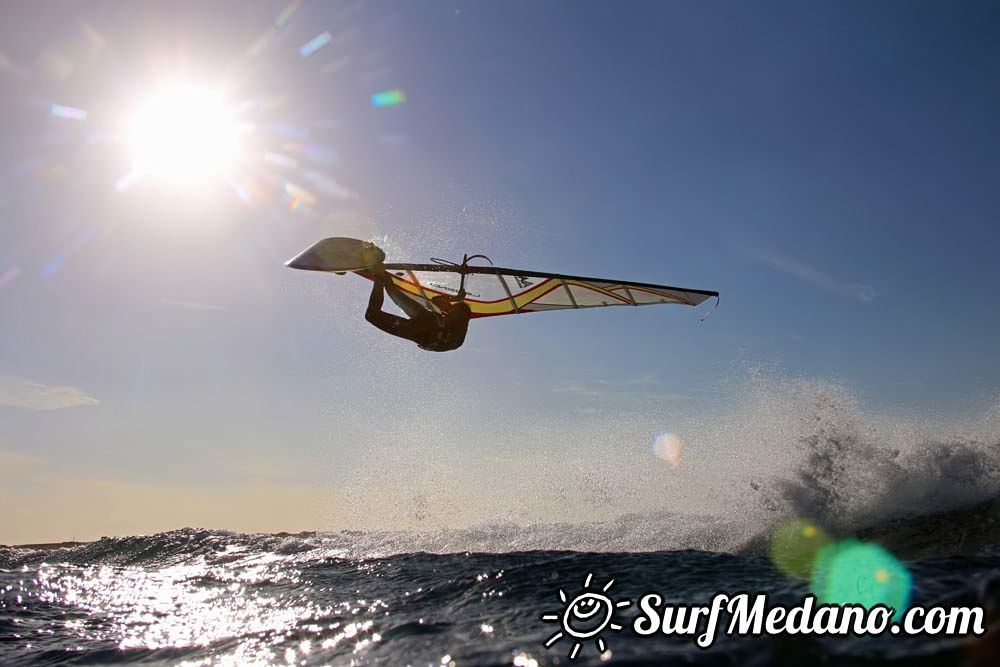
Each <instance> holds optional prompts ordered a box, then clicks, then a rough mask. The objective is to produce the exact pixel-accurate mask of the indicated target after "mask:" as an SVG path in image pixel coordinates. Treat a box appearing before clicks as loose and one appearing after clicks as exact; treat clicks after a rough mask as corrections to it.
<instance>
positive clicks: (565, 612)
mask: <svg viewBox="0 0 1000 667" xmlns="http://www.w3.org/2000/svg"><path fill="white" fill-rule="evenodd" d="M593 578H594V574H593V572H590V573H588V574H587V578H586V579H584V580H583V590H582V591H581V592H580V593H578V594H577V596H576V597H574V598H573V599H572V600H570V599H569V597H568V596H567V595H566V592H565V591H564V590H563V589H561V588H560V589H559V601H560V602H562V604H563V609H562V612H561V613H550V614H543V615H542V617H541V620H542V621H545V622H546V623H553V622H556V623H559V624H560V625H561V626H562V629H560V630H557V631H556V632H555V633H554V634H553V635H552V636H551V637H549V638H548V639H546V640H545V648H551V647H552V645H553V644H555V643H556V642H558V641H559V640H560V639H562V638H563V637H566V636H569V637H570V639H571V640H572V641H573V648H571V649H570V651H569V659H570V660H575V659H576V656H577V654H578V653H579V652H580V647H581V646H583V642H584V641H586V640H588V639H593V640H594V643H595V645H596V646H597V651H598V652H599V653H604V652H605V651H607V650H608V644H607V642H605V641H604V637H602V636H601V633H602V632H603V631H604V629H605V628H610V629H611V630H614V631H615V632H619V631H621V629H622V626H620V625H618V624H617V623H614V622H612V618H613V616H614V613H615V609H621V608H624V607H628V606H629V605H631V604H632V602H631V601H629V600H619V601H618V602H614V601H612V600H611V598H610V597H608V596H607V595H606V593H607V592H608V591H609V590H610V589H611V585H612V584H614V583H615V580H614V579H611V580H610V581H608V583H606V584H604V587H603V588H601V590H600V592H597V591H591V590H588V589H589V588H590V582H591V581H592V580H593Z"/></svg>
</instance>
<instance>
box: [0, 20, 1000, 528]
mask: <svg viewBox="0 0 1000 667" xmlns="http://www.w3.org/2000/svg"><path fill="white" fill-rule="evenodd" d="M286 6H287V3H284V2H273V3H269V2H263V3H249V2H239V3H228V4H227V3H222V2H220V3H210V4H207V5H206V3H194V2H191V3H162V4H159V5H154V4H147V5H146V6H144V7H142V8H130V9H128V10H127V11H126V10H125V9H123V8H122V7H121V6H116V5H108V4H106V3H96V2H77V3H74V4H73V5H72V9H67V10H65V11H61V12H60V13H59V16H54V15H53V12H51V11H49V10H47V9H46V8H44V7H28V6H23V7H17V8H14V7H9V8H6V9H4V10H2V15H3V20H2V21H0V26H2V27H0V91H2V98H3V101H4V104H3V109H2V111H0V113H2V116H0V119H2V123H0V276H4V278H0V284H2V285H3V286H2V287H0V321H2V322H3V333H4V345H3V346H0V376H2V377H3V381H2V382H0V423H2V424H3V428H2V429H0V452H3V456H4V457H6V459H5V460H6V461H7V463H6V465H7V467H8V469H10V470H13V471H15V474H14V475H13V477H12V478H13V479H16V480H17V481H15V482H14V488H11V489H8V491H7V492H8V493H10V494H13V495H12V498H15V499H17V503H18V505H16V507H18V509H17V511H16V516H15V517H14V518H13V519H12V522H11V524H10V525H12V526H14V528H10V529H9V531H8V532H9V533H10V534H9V535H6V534H3V533H0V541H5V540H6V541H11V542H13V541H18V540H22V541H23V540H28V539H57V538H65V537H69V536H71V535H68V534H67V533H68V532H73V531H75V532H73V535H77V536H80V537H85V536H86V537H92V536H95V534H103V533H105V532H106V533H112V532H119V533H124V532H136V531H147V530H158V529H165V528H171V527H177V526H179V525H186V524H199V525H213V526H216V527H233V528H238V529H245V530H255V529H275V530H277V529H282V528H288V529H291V528H310V527H318V528H323V527H338V526H342V525H359V526H363V527H364V526H369V525H370V526H377V525H381V524H386V525H389V524H392V523H393V522H391V521H388V520H386V521H382V520H380V519H386V516H389V515H391V511H390V510H386V514H385V515H384V516H380V517H374V518H371V519H370V520H368V519H366V518H365V517H364V516H363V515H364V513H363V512H362V513H361V514H360V515H359V514H358V512H357V510H356V508H357V506H359V505H360V506H361V507H364V506H366V505H367V504H370V503H373V502H374V499H375V497H376V496H378V495H379V494H388V493H389V490H388V489H389V487H390V486H392V485H394V484H396V483H397V482H398V481H399V480H400V479H404V478H405V474H403V472H400V473H399V475H401V476H400V477H398V479H397V478H396V477H393V476H392V474H389V472H388V468H387V467H386V466H387V465H388V461H387V460H386V458H387V457H388V458H390V459H392V462H393V463H394V464H395V465H397V467H398V468H400V469H402V468H405V465H407V464H406V462H407V461H411V460H412V461H420V462H421V465H424V466H431V467H433V466H435V465H446V463H447V462H449V461H456V460H461V461H467V462H468V465H469V466H473V467H474V466H475V465H476V464H475V460H477V459H475V457H476V456H478V457H489V458H490V459H491V460H496V461H500V462H501V463H502V465H503V466H507V467H506V468H503V471H505V472H504V474H514V475H517V474H519V473H518V471H519V470H520V469H519V468H518V466H519V465H520V466H524V467H529V466H531V465H532V464H531V461H532V459H531V456H532V455H533V453H536V452H538V451H545V452H548V453H549V454H551V455H553V456H556V457H565V458H571V451H572V449H573V447H575V446H576V445H577V444H579V442H580V440H581V439H583V440H586V441H587V442H598V441H599V442H601V443H606V442H607V441H608V438H610V439H611V440H614V437H615V436H614V435H613V434H614V432H615V428H620V429H621V431H620V432H621V433H622V434H623V435H622V437H623V438H624V439H625V440H627V441H628V442H629V443H630V444H628V445H627V446H624V445H623V446H624V447H625V453H622V454H621V456H622V457H623V458H626V459H627V458H628V457H629V456H631V454H630V453H629V452H633V451H645V448H646V444H647V443H646V438H647V437H648V436H647V435H646V433H647V431H648V432H654V431H655V430H657V429H659V428H673V426H672V424H673V423H675V422H677V421H678V420H680V419H682V418H688V417H690V415H694V414H698V415H701V414H702V412H703V411H704V406H705V405H708V404H712V405H714V404H715V401H716V399H715V397H716V396H717V395H718V394H719V393H720V391H721V389H720V387H722V386H723V385H724V384H725V383H726V382H728V381H730V380H732V378H733V377H739V376H740V374H741V373H742V372H743V370H744V369H746V368H748V367H751V368H752V367H757V366H765V367H767V368H769V369H777V370H776V372H778V373H780V374H783V375H788V376H792V377H809V378H824V379H829V380H832V381H837V382H841V383H843V384H845V385H846V386H848V387H850V388H851V390H852V391H853V392H856V394H857V395H858V396H859V397H860V399H861V400H862V401H863V402H864V403H865V404H866V405H870V406H872V407H873V408H874V409H878V410H883V411H888V412H893V411H900V412H910V413H922V412H934V413H944V414H953V413H961V412H962V411H965V410H970V409H973V408H974V406H976V405H978V404H980V403H982V402H983V401H984V400H988V399H989V397H990V396H995V391H996V388H997V385H998V382H1000V355H998V354H997V352H996V340H997V339H998V336H1000V311H998V309H997V308H996V307H995V304H996V298H995V296H994V295H993V293H992V292H993V289H994V288H995V286H996V285H998V284H1000V268H998V267H1000V264H998V263H997V262H996V261H995V259H994V258H993V256H992V255H993V253H994V252H995V249H996V248H997V247H998V240H1000V239H998V232H997V231H996V230H997V216H998V212H1000V194H998V190H997V188H996V183H997V182H998V178H997V177H998V175H1000V150H998V149H1000V131H998V125H997V121H996V119H997V118H1000V89H998V86H1000V83H998V80H997V78H996V72H997V68H998V66H1000V46H997V44H996V39H995V35H996V30H997V27H998V24H1000V12H998V10H997V8H996V6H995V5H991V4H989V3H963V4H962V5H961V6H960V7H956V6H952V5H948V4H946V3H913V2H905V3H904V2H891V3H890V2H885V3H877V4H875V5H873V4H871V3H860V2H857V3H828V4H823V5H816V4H803V3H764V4H760V3H757V4H754V5H746V4H743V3H714V2H713V3H653V2H649V3H641V2H636V3H594V2H575V3H568V2H549V3H535V2H514V3H464V2H444V3H437V2H426V3H384V2H376V3H363V4H356V5H354V4H333V3H320V2H314V3H310V2H305V3H302V4H301V5H300V6H296V7H295V9H294V11H293V12H291V13H290V14H288V15H287V16H288V18H287V20H279V17H280V16H282V10H283V9H284V8H285V7H286ZM279 23H280V24H281V25H280V26H279V25H278V24H279ZM269 26H271V27H272V28H273V30H272V31H271V33H268V32H266V31H267V30H268V27H269ZM324 32H328V33H329V34H330V37H331V39H330V41H329V42H328V43H327V44H325V45H323V46H321V47H320V48H319V49H317V50H316V51H315V52H314V53H311V54H309V55H307V56H305V57H304V56H302V55H301V54H300V51H299V49H300V47H301V46H303V45H304V44H306V43H308V42H309V41H310V40H311V39H313V38H314V37H316V36H317V35H320V34H322V33H324ZM262 34H263V35H268V34H270V37H269V38H266V39H264V40H263V41H261V42H257V41H256V40H258V38H260V37H261V35H262ZM255 43H256V44H258V46H259V48H257V49H253V48H252V47H251V45H253V44H255ZM164 76H168V77H171V78H174V79H192V80H197V81H199V82H202V81H204V82H208V83H211V84H212V85H218V86H221V87H222V88H223V89H224V90H225V92H226V94H227V96H228V98H229V99H231V100H232V101H233V102H234V103H238V102H242V101H244V100H257V101H258V104H257V106H256V107H255V108H254V109H253V110H252V114H251V115H252V119H251V120H252V121H253V123H254V129H253V131H252V134H253V140H254V142H256V143H255V144H254V147H255V148H254V151H256V152H252V155H251V156H250V157H248V158H247V161H248V163H249V167H248V168H247V169H245V170H243V172H241V175H240V178H242V179H243V180H242V181H241V184H242V185H241V187H243V188H244V189H245V190H246V191H247V192H249V199H248V201H241V200H240V199H238V198H237V196H236V195H235V194H234V192H233V190H232V189H231V188H230V187H229V186H228V185H227V184H225V182H223V181H222V180H221V179H220V180H219V182H218V183H215V184H214V185H210V186H206V187H204V188H201V189H198V190H197V191H194V189H188V190H185V189H184V188H178V187H176V186H172V187H168V186H166V185H163V184H157V183H154V182H139V183H137V184H136V185H134V186H133V187H130V188H127V189H125V190H124V191H122V192H120V191H118V190H117V189H116V187H115V185H116V183H118V182H119V179H120V178H121V176H122V174H123V173H124V171H126V169H127V160H126V158H125V157H124V155H123V151H122V148H121V146H119V145H118V144H117V143H116V142H115V141H114V137H115V136H116V133H118V132H120V128H121V125H122V122H123V120H122V119H123V118H124V117H125V116H126V114H127V113H128V110H129V109H130V108H131V107H132V106H134V104H135V100H136V99H138V98H140V97H142V96H143V95H144V94H145V92H146V91H147V89H148V88H149V87H150V86H151V82H153V81H155V80H157V79H158V78H163V77H164ZM394 89H398V90H403V91H405V94H406V102H405V103H404V104H401V105H398V106H393V107H380V108H375V107H373V106H372V105H371V104H370V102H369V99H370V96H371V95H372V94H373V93H377V92H380V91H383V90H394ZM261 100H265V101H264V102H260V101H261ZM268 100H269V101H268ZM52 104H60V105H67V106H71V107H74V108H77V109H83V110H85V111H86V112H87V117H86V119H84V120H78V119H73V118H66V117H62V116H58V115H55V116H54V115H52V113H51V105H52ZM265 149H266V150H267V151H270V152H272V153H282V154H285V155H286V156H291V157H292V158H294V159H295V160H296V163H297V165H296V167H294V168H290V167H283V166H280V165H277V164H275V163H274V162H273V160H272V161H266V160H264V159H262V157H261V156H262V155H263V154H264V152H265ZM251 172H252V173H251ZM286 183H297V184H298V185H300V186H303V187H307V188H311V189H312V190H313V191H315V193H314V194H315V199H314V200H313V201H310V202H308V203H305V204H304V205H300V206H299V207H297V208H295V209H294V210H290V208H289V196H288V193H287V189H286V188H285V184H286ZM331 183H335V184H336V186H335V187H333V186H331ZM326 236H361V237H366V238H367V237H373V238H379V239H382V240H383V245H385V247H386V249H387V250H388V251H389V255H390V259H395V258H397V257H399V258H402V259H410V260H421V261H422V260H426V259H427V258H428V257H430V256H437V257H450V258H460V257H461V255H462V253H464V252H469V253H480V252H481V253H485V254H487V255H489V256H490V257H491V258H492V259H493V260H494V262H496V263H497V264H500V265H503V266H513V267H524V268H528V269H538V270H541V271H557V272H567V273H578V274H584V275H595V276H607V277H609V278H620V279H631V280H637V281H647V282H658V283H666V284H674V285H680V286H685V287H692V288H698V289H710V290H718V291H719V292H721V294H722V300H721V306H720V308H719V310H718V311H717V312H716V313H715V314H713V315H712V317H711V318H709V319H708V320H707V321H705V322H700V321H699V319H700V317H701V316H702V314H703V313H704V312H705V311H707V307H703V308H702V309H701V310H700V311H693V310H690V309H685V308H674V307H662V308H661V307H655V308H643V309H635V310H633V309H626V308H618V309H606V310H602V311H585V312H562V313H551V314H549V313H547V314H539V315H531V316H524V317H510V318H497V319H492V320H489V321H480V322H474V323H473V324H472V326H471V329H470V333H469V336H468V339H467V343H466V345H465V347H464V348H462V349H461V350H459V351H457V352H453V353H449V354H445V355H435V354H429V353H425V352H421V351H420V350H418V349H416V347H415V346H413V345H412V344H409V343H407V342H406V341H400V340H395V339H392V338H389V337H387V336H385V335H383V334H381V333H379V332H377V331H375V330H374V329H373V328H371V327H369V326H368V325H367V324H366V323H365V322H364V320H363V317H362V313H363V307H364V304H365V301H366V298H367V289H368V284H367V283H365V282H364V281H361V280H358V279H356V278H353V277H351V276H345V277H333V276H330V277H328V276H323V275H318V274H312V273H306V272H297V271H291V270H289V269H287V268H285V267H284V266H282V262H283V261H284V260H286V259H287V258H289V257H291V256H292V255H294V254H296V253H297V252H298V251H300V250H301V249H302V248H304V247H305V246H307V245H309V244H310V243H312V242H314V241H315V240H318V239H320V238H323V237H326ZM609 424H611V425H614V426H609ZM658 424H659V425H658ZM598 432H600V433H601V434H602V435H600V437H598V436H597V435H595V434H597V433H598ZM608 433H611V435H608ZM624 434H627V436H626V435H624ZM636 434H638V435H636ZM591 436H593V437H591ZM602 438H603V439H602ZM594 446H595V447H596V446H597V445H594ZM601 446H602V447H603V446H605V445H601ZM629 447H631V448H632V449H629ZM707 448H708V449H709V450H711V446H710V445H708V446H707ZM463 457H471V458H463ZM519 461H521V462H522V463H518V462H519ZM462 465H465V464H464V463H463V464H461V465H460V464H455V467H453V468H452V471H451V473H448V474H453V475H459V476H460V475H461V474H462V473H463V470H464V469H463V468H462ZM498 465H499V464H498ZM522 472H523V470H522ZM441 474H443V475H445V478H447V475H446V474H445V473H441ZM359 480H361V481H359ZM570 482H572V479H571V478H570ZM74 494H76V495H74ZM241 494H242V495H241ZM352 494H353V495H352ZM331 498H333V499H332V500H331ZM237 499H241V500H237ZM411 500H412V497H411V498H410V500H401V501H399V502H400V503H402V504H404V505H405V504H406V503H408V502H410V501H411ZM143 503H145V504H143ZM130 505H131V506H132V507H134V509H130ZM305 505H308V506H309V508H310V509H309V511H308V512H306V511H304V510H302V511H295V510H293V509H287V508H302V507H303V506H305ZM332 505H333V506H336V508H335V509H331V506H332ZM68 507H76V514H72V512H70V514H71V515H72V516H70V517H69V518H67V516H68V515H67V513H66V511H65V510H66V508H68ZM206 507H211V508H216V509H218V511H215V509H212V510H211V511H210V510H207V509H206ZM348 507H354V508H355V509H354V510H352V511H353V514H352V513H350V512H348V510H347V509H345V508H348ZM387 507H390V508H391V504H390V505H387ZM219 508H221V509H219ZM213 512H214V513H213ZM97 515H101V516H107V519H106V520H104V521H97V520H95V519H94V517H95V516H97ZM73 516H75V517H76V518H73ZM359 517H360V518H359ZM393 525H394V524H393Z"/></svg>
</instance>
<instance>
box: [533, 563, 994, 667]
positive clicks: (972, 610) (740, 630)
mask: <svg viewBox="0 0 1000 667" xmlns="http://www.w3.org/2000/svg"><path fill="white" fill-rule="evenodd" d="M593 580H594V575H593V573H588V574H587V576H586V578H585V579H584V580H583V589H582V590H581V591H580V592H579V593H577V594H576V595H575V596H574V597H572V598H570V597H569V596H568V595H567V594H566V592H565V591H564V590H563V589H561V588H560V589H559V602H560V603H561V604H562V607H561V609H559V610H557V611H554V612H545V613H543V614H542V616H541V617H540V620H541V621H543V622H545V623H558V624H559V629H558V630H556V631H555V632H554V633H552V634H551V635H550V636H549V637H548V639H546V640H545V648H546V649H551V648H552V647H554V646H555V645H556V644H558V643H559V642H560V641H561V640H563V639H566V640H568V642H569V644H570V648H569V653H568V657H569V659H570V660H575V659H576V657H577V656H578V655H579V654H580V650H581V649H582V648H583V647H584V646H585V645H586V644H589V643H591V642H592V643H593V645H594V647H595V648H596V649H597V652H598V653H599V654H600V655H601V657H602V658H604V657H610V653H609V647H608V641H607V639H605V636H604V635H605V631H606V630H610V631H612V632H621V631H622V630H623V629H624V627H625V626H623V625H621V624H619V623H616V622H615V612H616V611H617V610H619V609H624V608H626V607H630V606H632V601H631V600H628V599H620V600H617V601H615V600H613V599H612V597H611V595H610V594H609V592H608V591H610V590H611V586H612V585H613V584H614V582H615V580H614V579H610V580H609V581H608V582H607V583H606V584H604V586H602V587H601V588H600V589H599V590H593V589H591V584H592V583H593ZM637 606H638V608H639V612H640V613H639V615H638V616H636V617H635V618H634V619H632V621H631V623H630V625H631V629H632V631H633V632H634V633H635V634H636V635H638V636H640V637H652V636H656V635H664V636H675V637H685V636H686V637H691V638H693V639H694V643H695V645H696V646H698V648H701V649H708V648H710V647H711V646H712V644H714V643H715V641H716V639H717V638H718V636H719V633H720V630H722V628H723V627H725V633H726V634H728V635H730V636H754V637H760V636H762V635H768V636H776V635H814V636H855V637H857V636H878V635H883V634H887V633H888V634H892V635H899V634H904V635H911V636H913V635H922V636H931V637H933V636H947V637H961V636H966V635H970V634H971V635H975V636H977V637H981V636H982V635H984V634H986V628H985V626H984V620H985V610H984V609H983V608H982V607H922V606H912V607H910V608H909V609H905V608H904V609H893V608H892V607H889V606H887V605H885V604H880V603H879V604H872V605H868V606H866V605H863V604H859V603H851V602H847V603H836V604H833V603H829V604H828V603H818V602H817V601H816V596H815V595H806V596H805V597H804V598H803V599H802V601H801V603H799V604H797V605H782V604H770V603H769V602H768V599H767V594H766V593H756V594H750V593H737V594H735V595H728V594H726V593H717V594H715V595H714V596H713V597H712V600H711V601H710V602H709V603H708V604H702V605H698V604H672V603H670V602H668V601H667V597H666V596H664V595H661V594H659V593H646V594H645V595H643V596H642V597H641V598H639V601H638V605H637ZM723 614H725V615H726V616H727V617H728V623H725V622H724V621H723Z"/></svg>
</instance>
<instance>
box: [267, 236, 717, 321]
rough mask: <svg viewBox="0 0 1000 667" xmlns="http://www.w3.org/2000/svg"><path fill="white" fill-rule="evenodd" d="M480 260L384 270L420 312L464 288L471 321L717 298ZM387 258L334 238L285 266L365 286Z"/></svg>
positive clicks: (700, 292) (364, 245)
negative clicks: (354, 278) (357, 278)
mask: <svg viewBox="0 0 1000 667" xmlns="http://www.w3.org/2000/svg"><path fill="white" fill-rule="evenodd" d="M476 257H483V258H484V259H487V258H485V257H484V256H483V255H474V256H472V257H469V256H466V258H465V260H464V261H463V262H462V263H461V264H455V263H452V262H445V261H442V260H433V261H435V262H437V263H435V264H384V265H383V266H384V267H385V270H386V272H387V273H388V275H389V277H390V278H391V279H392V282H393V283H394V284H395V285H396V287H398V288H399V291H401V292H402V293H403V294H405V295H406V296H407V297H409V298H411V299H413V300H414V301H416V302H417V303H419V304H420V305H421V306H423V307H424V308H428V309H430V310H433V311H437V312H439V309H438V307H437V306H436V305H435V304H434V303H433V301H432V300H433V299H434V297H436V296H440V295H447V296H452V297H454V296H456V295H457V294H458V293H459V290H460V289H462V288H463V287H464V288H465V296H464V300H465V302H466V303H467V304H468V305H469V309H470V310H471V311H472V317H495V316H497V315H516V314H519V313H535V312H539V311H543V310H566V309H571V308H599V307H601V306H647V305H652V304H656V303H679V304H681V305H685V306H697V305H698V304H700V303H701V302H703V301H704V300H705V299H708V298H710V297H713V296H714V297H716V298H718V296H719V293H718V292H709V291H706V290H696V289H686V288H683V287H670V286H668V285H653V284H650V283H635V282H627V281H624V280H608V279H605V278H584V277H581V276H570V275H563V274H558V273H542V272H540V271H522V270H520V269H504V268H500V267H495V266H492V265H490V266H481V265H475V266H470V265H469V261H470V260H472V259H474V258H476ZM384 258H385V253H384V252H382V250H381V249H380V248H378V247H377V246H376V245H374V244H373V243H371V242H368V241H360V240H358V239H351V238H344V237H333V238H328V239H323V240H321V241H317V242H316V243H314V244H313V245H312V246H310V247H309V248H306V249H305V250H304V251H302V252H301V253H299V254H298V255H296V256H295V257H293V258H292V259H290V260H288V262H286V265H287V266H290V267H292V268H294V269H302V270H305V271H331V272H335V273H345V272H348V271H350V272H355V273H358V274H359V275H361V276H364V277H365V278H368V279H369V280H371V279H373V278H374V277H375V275H374V274H373V273H372V272H371V271H370V267H372V266H375V265H379V264H381V262H382V261H383V260H384Z"/></svg>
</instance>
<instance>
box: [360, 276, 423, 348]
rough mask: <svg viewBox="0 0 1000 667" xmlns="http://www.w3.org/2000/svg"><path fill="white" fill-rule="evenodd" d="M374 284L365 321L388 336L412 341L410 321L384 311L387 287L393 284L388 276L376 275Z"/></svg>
mask: <svg viewBox="0 0 1000 667" xmlns="http://www.w3.org/2000/svg"><path fill="white" fill-rule="evenodd" d="M373 282H374V284H373V285H372V293H371V296H370V297H368V310H366V311H365V319H366V320H368V322H369V323H370V324H372V325H373V326H375V327H377V328H379V329H381V330H382V331H384V332H386V333H387V334H392V335H393V336H399V337H400V338H407V339H410V340H412V336H413V331H412V329H413V325H412V324H411V323H410V320H408V319H406V318H403V317H399V316H398V315H393V314H392V313H386V312H384V311H383V310H382V304H383V303H385V287H386V286H387V285H389V284H391V282H390V281H389V278H388V276H387V275H386V274H385V273H384V272H382V273H376V274H375V277H374V279H373Z"/></svg>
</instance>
